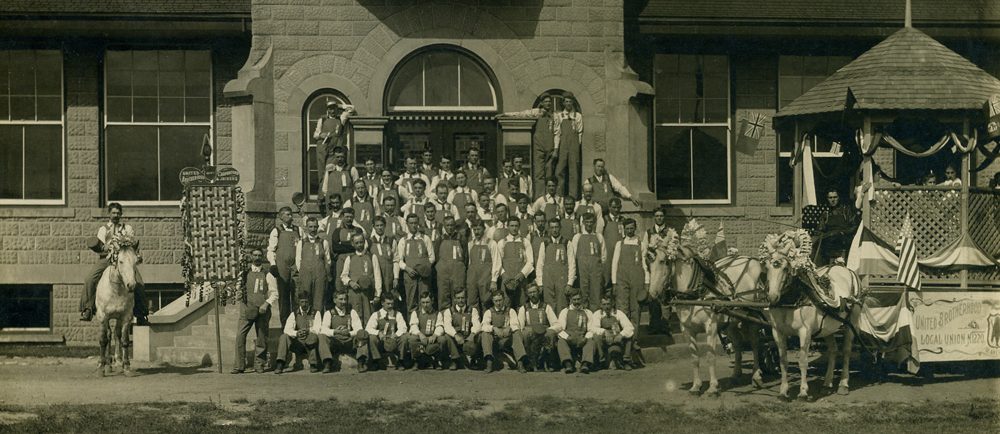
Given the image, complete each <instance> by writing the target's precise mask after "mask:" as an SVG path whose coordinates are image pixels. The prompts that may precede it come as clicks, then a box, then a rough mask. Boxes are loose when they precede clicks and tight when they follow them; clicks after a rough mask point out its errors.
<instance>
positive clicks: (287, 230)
mask: <svg viewBox="0 0 1000 434" xmlns="http://www.w3.org/2000/svg"><path fill="white" fill-rule="evenodd" d="M303 223H304V222H303ZM303 235H304V233H303V231H302V228H300V227H298V226H296V225H294V224H292V209H291V208H289V207H287V206H283V207H281V209H280V210H278V222H277V223H275V225H274V228H273V229H271V233H270V235H268V237H267V260H268V262H270V263H271V266H274V267H278V318H280V319H281V323H282V324H284V323H285V320H286V319H288V315H290V314H291V313H292V306H293V305H294V303H292V296H293V295H294V294H295V288H294V280H293V279H292V271H293V270H297V268H296V266H295V246H296V245H297V244H298V242H299V238H302V236H303Z"/></svg>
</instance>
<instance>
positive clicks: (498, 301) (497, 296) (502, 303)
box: [481, 291, 527, 373]
mask: <svg viewBox="0 0 1000 434" xmlns="http://www.w3.org/2000/svg"><path fill="white" fill-rule="evenodd" d="M482 330H483V332H482V337H481V340H482V346H483V359H484V360H485V362H486V373H490V372H493V371H495V370H497V369H499V367H497V366H495V362H496V360H495V357H496V356H500V357H503V354H504V352H505V351H507V350H509V351H511V352H512V353H513V356H514V360H515V361H517V370H518V371H519V372H521V373H525V372H527V370H526V369H525V367H524V362H525V357H526V356H527V353H526V351H525V350H524V339H523V337H522V336H521V333H520V330H521V325H520V323H518V321H517V311H515V310H514V309H512V308H510V307H509V306H508V304H507V297H505V296H504V294H503V292H500V291H497V292H496V293H494V294H493V307H492V308H490V309H487V310H486V312H485V313H483V324H482ZM502 364H503V363H501V365H502Z"/></svg>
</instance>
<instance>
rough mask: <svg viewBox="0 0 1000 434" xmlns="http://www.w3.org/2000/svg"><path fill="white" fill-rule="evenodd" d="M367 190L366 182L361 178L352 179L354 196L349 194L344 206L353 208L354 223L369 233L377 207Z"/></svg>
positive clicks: (377, 210)
mask: <svg viewBox="0 0 1000 434" xmlns="http://www.w3.org/2000/svg"><path fill="white" fill-rule="evenodd" d="M368 191H369V189H368V184H367V183H366V182H365V181H364V180H363V179H356V180H355V181H354V196H351V198H350V199H348V201H347V202H345V203H344V207H345V208H351V209H353V210H354V221H355V223H357V224H358V226H361V227H362V228H364V230H365V233H367V234H370V233H371V232H372V219H373V218H375V216H376V215H378V212H379V209H378V205H377V204H376V203H375V198H373V197H372V196H371V195H370V194H369V193H368Z"/></svg>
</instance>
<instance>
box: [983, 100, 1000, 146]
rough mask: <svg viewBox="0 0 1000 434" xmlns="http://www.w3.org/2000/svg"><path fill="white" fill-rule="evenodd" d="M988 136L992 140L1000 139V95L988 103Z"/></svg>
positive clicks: (986, 107)
mask: <svg viewBox="0 0 1000 434" xmlns="http://www.w3.org/2000/svg"><path fill="white" fill-rule="evenodd" d="M984 108H985V109H986V135H987V137H989V138H991V139H995V138H997V137H1000V95H993V96H991V97H990V99H989V100H987V101H986V106H985V107H984Z"/></svg>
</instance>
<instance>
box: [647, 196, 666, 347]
mask: <svg viewBox="0 0 1000 434" xmlns="http://www.w3.org/2000/svg"><path fill="white" fill-rule="evenodd" d="M667 229H668V228H667V211H666V208H664V207H660V208H657V209H656V210H654V211H653V227H651V228H647V229H646V231H645V233H644V234H643V241H645V242H646V248H647V249H655V248H656V246H657V245H659V243H660V240H662V239H663V238H664V237H666V236H667ZM654 256H655V255H654V254H653V252H651V251H647V253H646V265H647V267H648V266H649V262H650V261H652V260H653V257H654ZM647 305H648V306H649V332H650V333H652V334H667V335H669V334H670V326H669V324H668V323H667V320H666V319H665V318H663V308H662V307H661V306H660V301H659V300H654V299H652V298H649V299H648V300H647Z"/></svg>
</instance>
